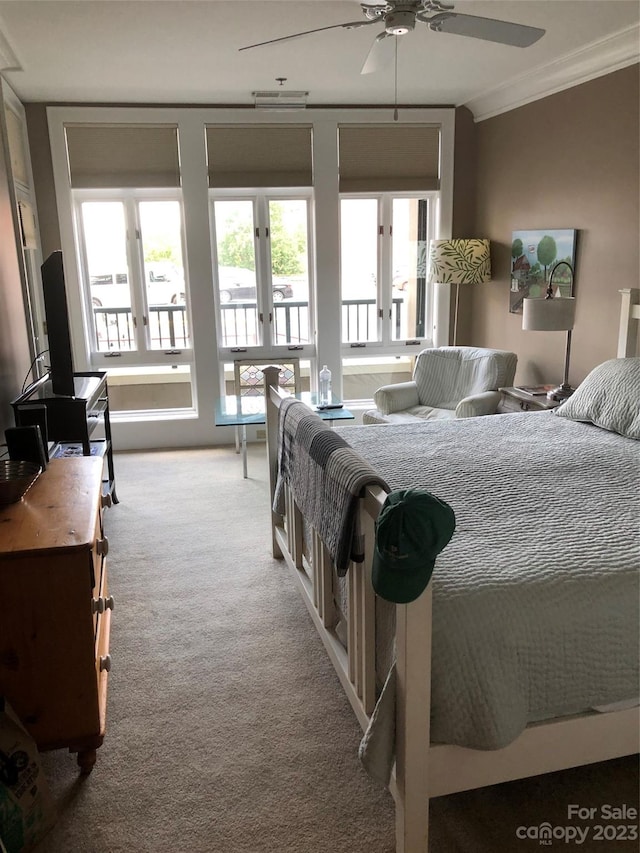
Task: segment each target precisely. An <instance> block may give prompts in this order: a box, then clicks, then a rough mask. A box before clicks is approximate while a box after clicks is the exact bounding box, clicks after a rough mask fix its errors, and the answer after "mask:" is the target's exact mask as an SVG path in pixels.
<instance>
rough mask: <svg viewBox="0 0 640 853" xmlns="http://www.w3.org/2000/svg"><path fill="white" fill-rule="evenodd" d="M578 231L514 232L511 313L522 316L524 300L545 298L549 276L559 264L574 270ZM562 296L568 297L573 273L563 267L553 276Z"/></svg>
mask: <svg viewBox="0 0 640 853" xmlns="http://www.w3.org/2000/svg"><path fill="white" fill-rule="evenodd" d="M576 235H577V231H575V230H574V229H572V228H549V229H543V230H535V231H534V230H529V231H514V232H513V235H512V240H511V289H510V291H509V311H510V312H511V313H512V314H522V300H523V299H525V298H526V297H528V296H531V297H536V296H544V293H545V290H546V287H547V282H548V281H549V275H550V274H551V270H552V269H553V268H554V266H555V265H556V264H557V263H559V261H568V262H569V263H570V264H571V267H572V268H573V269H574V270H575V256H576ZM553 282H554V288H555V286H557V289H558V295H559V296H569V294H570V290H571V272H570V270H569V269H568V267H566V266H562V267H561V268H560V269H559V270H558V271H557V273H556V274H555V276H554V277H553Z"/></svg>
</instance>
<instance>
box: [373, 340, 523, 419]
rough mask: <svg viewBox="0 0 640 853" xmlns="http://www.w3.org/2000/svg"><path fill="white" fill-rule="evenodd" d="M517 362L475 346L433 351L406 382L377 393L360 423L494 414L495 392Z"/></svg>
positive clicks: (428, 351) (506, 383)
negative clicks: (371, 407)
mask: <svg viewBox="0 0 640 853" xmlns="http://www.w3.org/2000/svg"><path fill="white" fill-rule="evenodd" d="M517 361H518V357H517V355H516V354H515V353H513V352H506V351H504V350H495V349H481V348H476V347H438V348H434V349H425V350H422V352H421V353H420V354H419V355H418V358H417V359H416V365H415V368H414V371H413V379H412V380H411V381H410V382H399V383H397V384H395V385H385V386H383V387H382V388H378V390H377V391H376V393H375V394H374V401H375V404H376V407H377V408H375V409H370V410H369V411H368V412H365V413H364V414H363V416H362V421H363V423H365V424H387V423H415V422H416V421H420V420H433V419H444V418H473V417H476V416H478V415H493V414H495V412H496V409H497V408H498V403H499V402H500V393H499V391H498V388H501V387H505V386H510V385H512V384H513V377H514V376H515V372H516V364H517Z"/></svg>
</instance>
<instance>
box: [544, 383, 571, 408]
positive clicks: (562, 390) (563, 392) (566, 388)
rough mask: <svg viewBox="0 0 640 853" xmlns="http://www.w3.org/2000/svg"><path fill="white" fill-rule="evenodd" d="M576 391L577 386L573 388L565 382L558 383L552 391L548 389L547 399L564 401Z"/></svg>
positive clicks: (556, 401) (558, 401)
mask: <svg viewBox="0 0 640 853" xmlns="http://www.w3.org/2000/svg"><path fill="white" fill-rule="evenodd" d="M574 391H575V388H572V387H571V385H565V383H564V382H563V383H562V385H558V387H557V388H554V389H553V390H552V391H547V400H553V401H554V403H562V402H564V401H565V400H567V399H568V398H569V397H570V396H571V395H572V394H573V392H574Z"/></svg>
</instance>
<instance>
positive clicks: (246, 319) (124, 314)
mask: <svg viewBox="0 0 640 853" xmlns="http://www.w3.org/2000/svg"><path fill="white" fill-rule="evenodd" d="M403 304H404V300H403V299H402V298H395V299H394V300H393V309H392V310H393V325H394V338H395V339H396V340H399V339H400V337H401V334H400V332H401V329H402V306H403ZM257 312H258V307H257V305H256V303H255V302H236V303H233V304H226V305H221V306H220V316H221V324H222V340H221V342H220V343H221V345H222V346H224V347H248V346H256V345H257V344H258V339H257V332H256V330H257V328H258V313H257ZM93 314H94V323H95V329H96V338H97V341H98V352H117V351H122V352H129V351H133V350H135V349H136V348H137V347H136V339H135V321H134V318H133V314H132V310H131V308H102V307H101V308H94V309H93ZM148 323H149V337H150V346H151V349H154V350H167V349H186V348H188V347H190V346H191V341H190V337H189V328H188V321H187V311H186V306H185V305H154V306H150V307H149V319H148ZM273 325H274V343H275V344H279V345H285V346H286V345H287V344H290V345H294V346H295V345H299V344H306V343H309V331H308V330H309V303H308V302H293V301H291V302H286V303H277V304H276V305H274V306H273ZM342 338H343V341H344V342H345V343H367V342H370V341H375V340H377V338H378V309H377V304H376V300H375V299H345V300H343V302H342Z"/></svg>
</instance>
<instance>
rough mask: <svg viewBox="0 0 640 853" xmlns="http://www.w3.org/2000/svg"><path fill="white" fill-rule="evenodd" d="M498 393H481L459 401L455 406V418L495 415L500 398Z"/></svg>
mask: <svg viewBox="0 0 640 853" xmlns="http://www.w3.org/2000/svg"><path fill="white" fill-rule="evenodd" d="M501 396H502V395H501V394H500V392H499V391H483V392H482V394H473V395H472V396H471V397H465V398H464V399H463V400H460V402H459V403H458V405H457V406H456V417H457V418H476V417H478V416H479V415H495V413H496V409H497V408H498V403H499V402H500V397H501Z"/></svg>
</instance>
